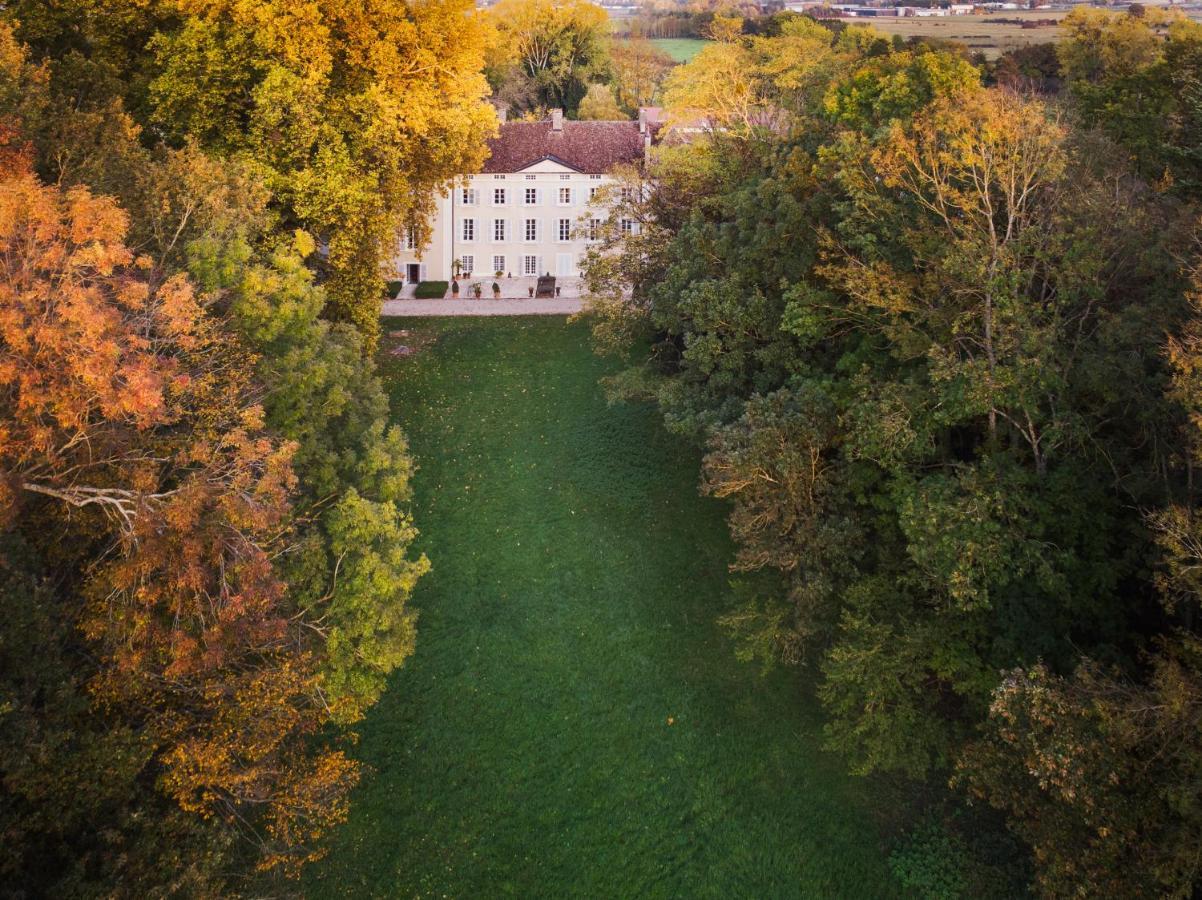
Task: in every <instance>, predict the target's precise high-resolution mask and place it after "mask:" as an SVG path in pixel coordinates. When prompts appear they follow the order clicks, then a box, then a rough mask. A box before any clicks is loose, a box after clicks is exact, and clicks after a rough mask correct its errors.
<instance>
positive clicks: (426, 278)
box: [418, 263, 430, 281]
mask: <svg viewBox="0 0 1202 900" xmlns="http://www.w3.org/2000/svg"><path fill="white" fill-rule="evenodd" d="M418 277H419V278H421V280H422V281H429V280H430V279H429V276H428V275H427V273H426V264H425V263H422V264H421V268H420V269H419V270H418Z"/></svg>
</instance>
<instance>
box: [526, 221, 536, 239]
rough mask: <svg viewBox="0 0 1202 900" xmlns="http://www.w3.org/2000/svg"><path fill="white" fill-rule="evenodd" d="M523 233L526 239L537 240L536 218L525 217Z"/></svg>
mask: <svg viewBox="0 0 1202 900" xmlns="http://www.w3.org/2000/svg"><path fill="white" fill-rule="evenodd" d="M525 235H526V240H528V241H537V240H538V219H527V220H526V230H525Z"/></svg>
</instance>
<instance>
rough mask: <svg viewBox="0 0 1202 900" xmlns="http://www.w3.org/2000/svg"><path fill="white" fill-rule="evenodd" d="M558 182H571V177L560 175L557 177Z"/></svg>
mask: <svg viewBox="0 0 1202 900" xmlns="http://www.w3.org/2000/svg"><path fill="white" fill-rule="evenodd" d="M559 180H560V181H571V180H572V176H571V175H560V176H559Z"/></svg>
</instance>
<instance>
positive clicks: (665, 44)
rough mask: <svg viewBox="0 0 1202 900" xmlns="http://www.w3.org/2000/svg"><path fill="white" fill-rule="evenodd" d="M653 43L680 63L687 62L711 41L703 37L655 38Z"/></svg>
mask: <svg viewBox="0 0 1202 900" xmlns="http://www.w3.org/2000/svg"><path fill="white" fill-rule="evenodd" d="M651 43H653V44H655V46H657V47H659V48H660V49H661V50H663V51H664V52H665V53H667V54H668V55H669V56H670V57H672V58H673V59H674V60H676V61H677V62H678V63H686V62H688V61H689V60H690V59H692V58H693V57H694V56H696V55H697V54H698V53H699V52H700V51H701V48H702V47H704V46H705V45H706V44H708V43H709V41H703V40H701V38H653V39H652V41H651Z"/></svg>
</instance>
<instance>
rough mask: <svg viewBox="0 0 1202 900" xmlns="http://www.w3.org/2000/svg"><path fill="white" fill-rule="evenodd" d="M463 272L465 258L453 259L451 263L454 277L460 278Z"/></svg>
mask: <svg viewBox="0 0 1202 900" xmlns="http://www.w3.org/2000/svg"><path fill="white" fill-rule="evenodd" d="M462 274H463V260H461V259H456V260H454V261H452V263H451V275H452V277H454V278H455V279H456V280H458V278H459V276H460V275H462Z"/></svg>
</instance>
